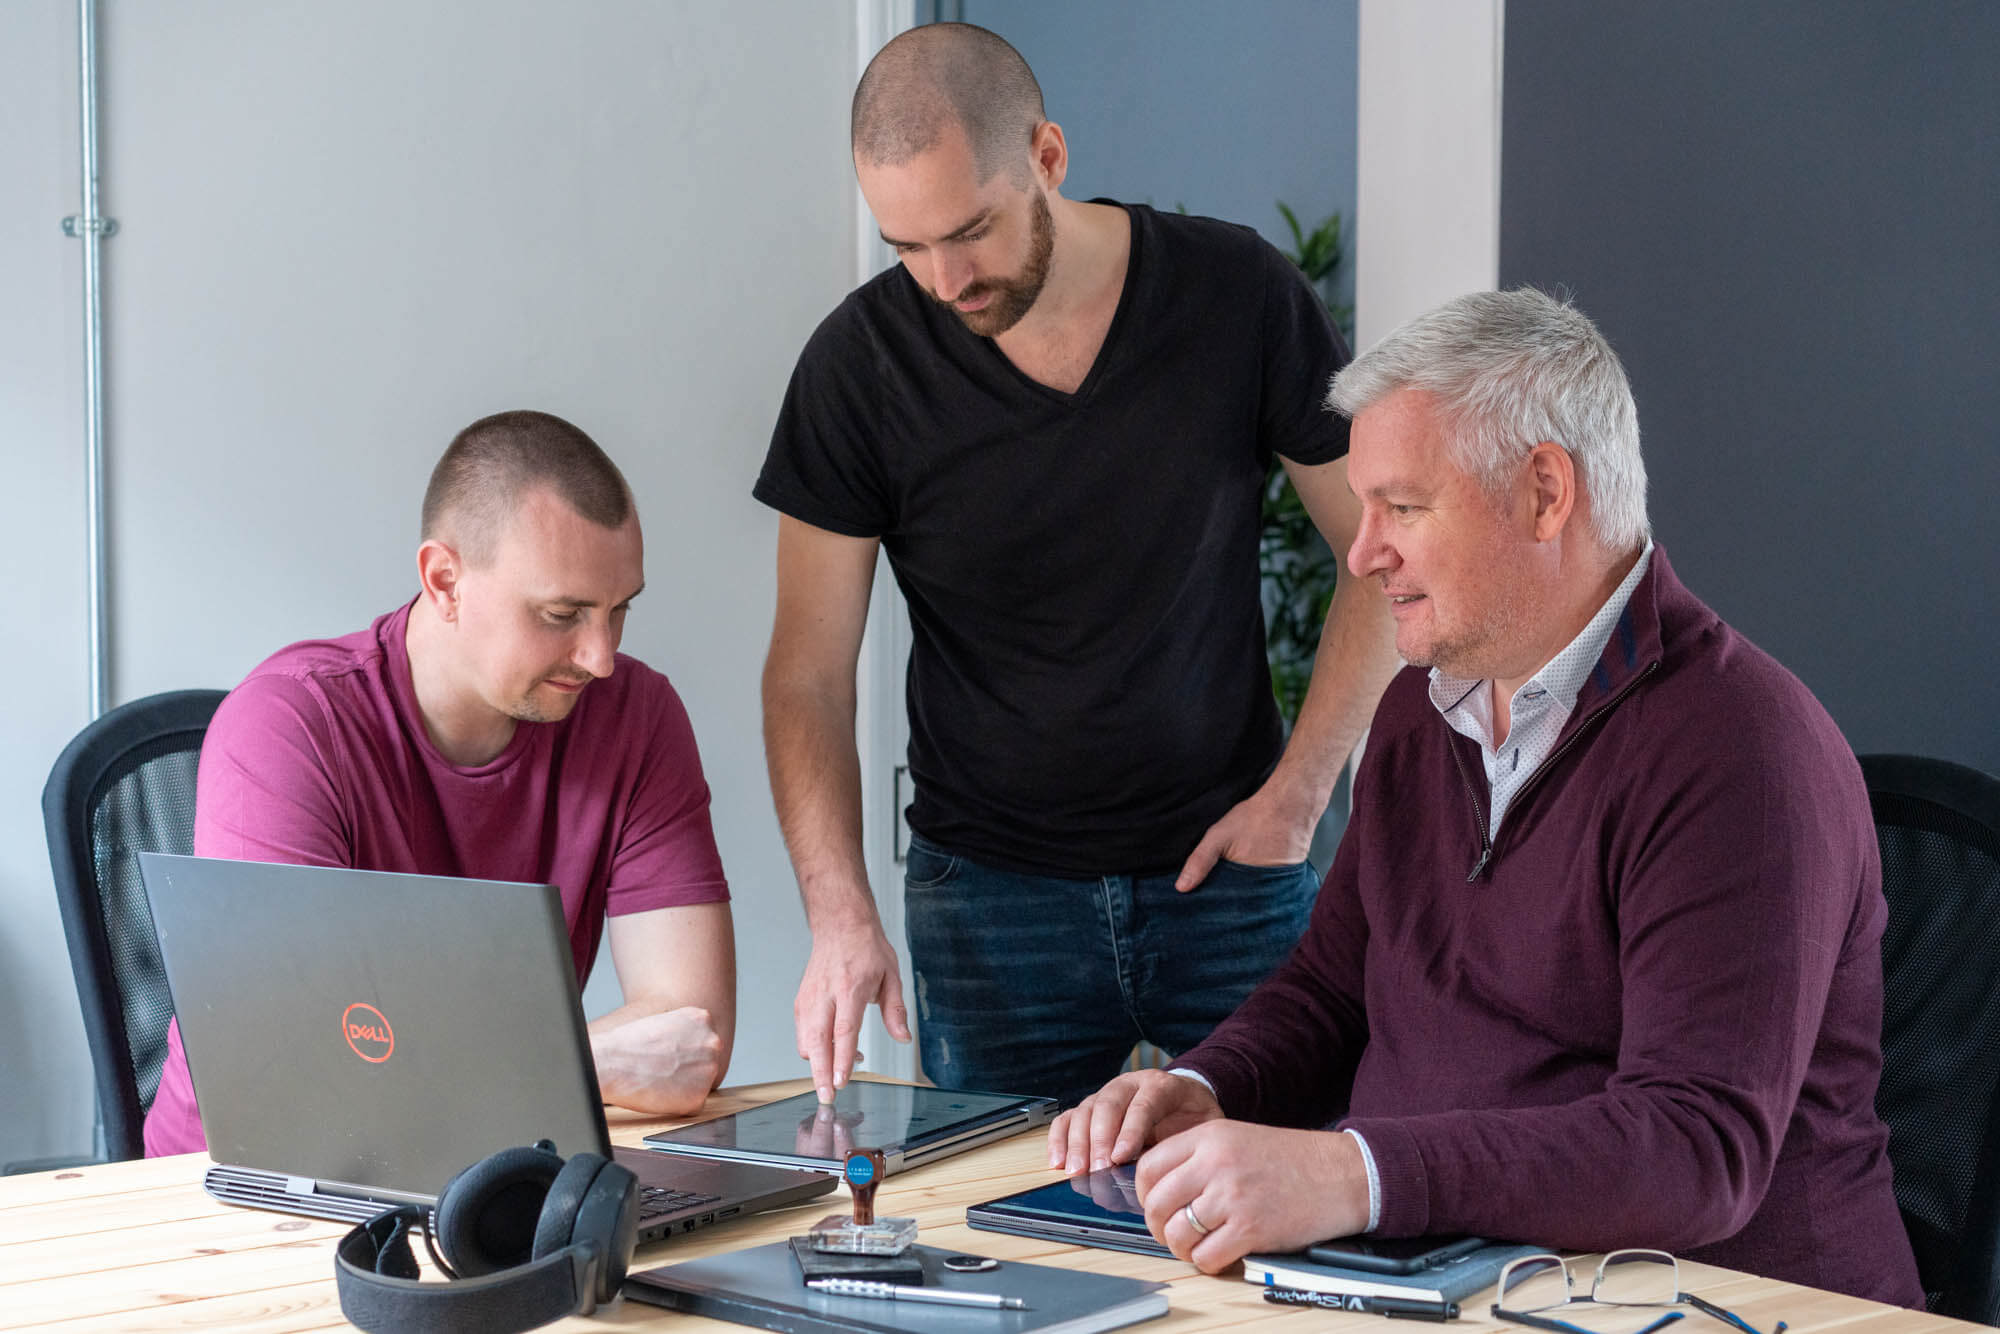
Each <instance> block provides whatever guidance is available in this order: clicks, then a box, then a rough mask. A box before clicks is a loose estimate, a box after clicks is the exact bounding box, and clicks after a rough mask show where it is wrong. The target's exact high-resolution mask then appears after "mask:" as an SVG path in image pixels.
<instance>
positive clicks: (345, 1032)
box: [340, 1001, 396, 1065]
mask: <svg viewBox="0 0 2000 1334" xmlns="http://www.w3.org/2000/svg"><path fill="white" fill-rule="evenodd" d="M340 1033H341V1036H342V1037H344V1038H346V1039H347V1045H348V1046H350V1047H352V1048H353V1049H354V1054H355V1055H356V1056H359V1057H360V1058H361V1059H362V1060H364V1061H368V1062H370V1063H371V1064H374V1065H380V1064H381V1063H382V1062H384V1061H386V1060H388V1059H389V1057H390V1056H391V1055H393V1054H394V1053H395V1050H396V1032H395V1030H394V1029H392V1028H390V1027H389V1020H388V1019H387V1018H386V1017H385V1016H384V1015H383V1013H382V1012H381V1011H380V1010H378V1009H376V1008H375V1007H374V1006H372V1005H364V1004H362V1003H361V1002H360V1001H356V1002H355V1003H354V1004H352V1005H350V1006H348V1007H347V1009H346V1010H345V1011H344V1012H343V1013H342V1014H341V1016H340Z"/></svg>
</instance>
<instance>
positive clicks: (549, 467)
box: [422, 411, 632, 565]
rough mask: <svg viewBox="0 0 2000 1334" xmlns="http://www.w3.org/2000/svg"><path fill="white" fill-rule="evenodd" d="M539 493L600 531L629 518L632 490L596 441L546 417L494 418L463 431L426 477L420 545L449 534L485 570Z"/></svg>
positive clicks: (503, 414) (469, 559)
mask: <svg viewBox="0 0 2000 1334" xmlns="http://www.w3.org/2000/svg"><path fill="white" fill-rule="evenodd" d="M537 486H546V487H548V488H549V489H550V490H551V491H553V492H555V493H556V495H558V496H560V497H561V498H562V500H563V503H565V504H567V505H568V506H569V507H570V508H571V509H573V510H575V511H576V512H577V513H578V514H580V515H582V516H583V517H584V518H586V519H588V520H590V521H591V522H592V523H594V524H598V525H601V526H602V527H605V528H618V527H621V526H622V525H623V524H624V523H625V521H626V520H627V519H629V518H631V517H632V488H631V487H629V486H627V485H626V483H625V476H624V474H623V473H621V472H619V471H618V465H617V464H615V463H613V462H612V461H611V459H610V456H609V455H607V454H606V453H605V452H604V451H603V450H601V449H599V448H598V447H597V442H596V441H594V440H592V439H591V438H590V437H589V436H587V435H585V434H584V433H583V432H582V431H579V430H578V429H577V428H576V427H574V426H572V425H570V424H569V423H568V422H566V421H564V420H563V419H562V418H560V417H552V416H550V415H549V414H548V413H546V412H526V411H517V412H498V413H495V414H494V415H492V416H491V417H481V418H480V419H479V420H478V421H476V422H474V423H472V425H470V426H468V427H466V428H465V429H464V430H463V431H460V432H459V433H458V435H457V437H456V438H455V439H454V440H453V441H452V442H451V445H450V447H448V448H447V449H446V450H445V451H444V457H443V458H441V459H439V460H438V462H437V467H435V468H433V469H432V470H431V482H430V486H429V487H427V488H426V489H425V491H424V518H423V536H422V540H423V541H426V542H428V541H430V540H432V539H433V538H436V539H438V540H445V534H446V532H447V530H448V531H449V533H450V540H451V541H452V544H453V545H454V546H455V547H456V549H457V551H458V554H459V556H460V557H461V558H462V559H463V560H464V561H465V562H466V563H467V564H470V565H484V564H485V563H486V562H487V561H489V560H491V559H492V558H493V552H494V549H495V548H496V546H497V545H498V543H499V539H500V534H501V532H502V531H503V530H504V529H505V528H506V526H507V521H508V519H509V518H511V517H512V516H513V513H514V508H515V506H516V505H518V504H519V503H520V500H521V497H522V495H523V494H524V493H525V492H527V491H528V490H530V489H531V488H533V487H537Z"/></svg>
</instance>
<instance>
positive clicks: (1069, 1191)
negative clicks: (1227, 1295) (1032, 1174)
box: [965, 1163, 1173, 1256]
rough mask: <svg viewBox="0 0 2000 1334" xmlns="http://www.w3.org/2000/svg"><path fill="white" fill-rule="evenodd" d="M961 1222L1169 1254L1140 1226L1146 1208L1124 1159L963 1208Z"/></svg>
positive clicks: (1143, 1224)
mask: <svg viewBox="0 0 2000 1334" xmlns="http://www.w3.org/2000/svg"><path fill="white" fill-rule="evenodd" d="M965 1221H966V1222H967V1223H968V1224H970V1225H971V1226H973V1227H975V1228H979V1229H981V1230H983V1231H986V1232H1011V1233H1013V1234H1014V1235H1015V1236H1018V1237H1034V1238H1036V1239H1037V1240H1040V1241H1061V1242H1067V1243H1069V1244H1070V1245H1072V1246H1097V1247H1101V1248H1102V1249H1104V1250H1109V1251H1134V1252H1137V1253H1138V1254H1140V1255H1163V1256H1171V1255H1172V1254H1173V1253H1172V1252H1171V1251H1169V1250H1168V1249H1167V1248H1166V1247H1165V1246H1164V1245H1162V1244H1161V1243H1160V1242H1158V1241H1156V1240H1155V1239H1154V1238H1153V1234H1152V1233H1151V1232H1148V1231H1147V1230H1146V1211H1145V1210H1144V1209H1143V1208H1141V1207H1140V1204H1139V1188H1138V1187H1137V1186H1135V1185H1134V1184H1133V1182H1132V1164H1130V1163H1121V1164H1120V1165H1119V1166H1117V1167H1107V1168H1103V1169H1101V1170H1099V1171H1096V1172H1087V1173H1085V1174H1084V1175H1082V1176H1079V1177H1071V1178H1070V1179H1068V1180H1066V1181H1057V1182H1055V1183H1053V1184H1051V1185H1047V1186H1037V1187H1035V1188H1034V1189H1033V1190H1024V1191H1021V1192H1019V1193H1018V1194H1014V1195H1008V1196H1005V1197H1003V1198H1001V1199H997V1200H989V1201H987V1202H986V1203H985V1204H975V1205H973V1206H972V1207H971V1208H969V1209H967V1210H966V1211H965Z"/></svg>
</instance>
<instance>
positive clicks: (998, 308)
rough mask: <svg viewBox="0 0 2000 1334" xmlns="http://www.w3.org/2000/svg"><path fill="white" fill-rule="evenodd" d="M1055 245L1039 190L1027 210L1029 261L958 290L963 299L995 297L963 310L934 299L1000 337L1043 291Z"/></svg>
mask: <svg viewBox="0 0 2000 1334" xmlns="http://www.w3.org/2000/svg"><path fill="white" fill-rule="evenodd" d="M1055 249H1056V228H1055V219H1054V218H1053V217H1051V216H1050V215H1049V201H1048V199H1047V197H1045V196H1044V195H1043V194H1042V193H1041V192H1040V191H1037V192H1036V193H1035V198H1034V201H1033V202H1032V204H1031V205H1030V207H1029V213H1028V262H1027V263H1025V264H1023V265H1022V266H1021V271H1020V272H1019V273H1017V274H1015V275H1014V276H1013V277H1011V278H994V279H989V280H988V281H985V282H979V283H974V284H972V286H970V287H968V288H966V289H965V290H964V291H962V292H960V293H959V294H958V297H957V299H958V300H960V301H964V300H967V299H968V298H972V299H977V298H978V297H981V296H984V295H986V294H987V293H989V292H990V293H992V295H993V299H992V300H991V301H989V302H988V303H987V304H986V306H985V308H984V309H982V310H971V311H967V310H960V309H958V307H957V306H955V305H953V304H952V303H951V302H950V301H945V300H943V299H941V298H939V297H938V296H936V295H933V296H932V297H931V300H933V301H936V302H937V303H938V304H939V305H941V306H945V307H947V308H948V309H950V311H951V313H952V314H954V315H956V316H958V318H959V319H960V320H962V321H963V322H964V324H965V327H966V328H968V329H970V330H972V332H974V333H976V334H978V335H979V336H980V337H981V338H998V337H999V336H1000V335H1001V334H1003V333H1006V332H1007V331H1008V330H1009V329H1011V328H1013V327H1014V326H1015V325H1017V324H1019V323H1020V322H1021V318H1022V316H1024V315H1026V314H1027V313H1028V311H1029V310H1030V309H1032V308H1033V307H1034V304H1035V302H1036V300H1037V299H1038V298H1040V296H1041V295H1042V287H1043V286H1044V285H1045V284H1046V283H1047V282H1048V280H1049V257H1050V256H1051V255H1053V254H1054V253H1055Z"/></svg>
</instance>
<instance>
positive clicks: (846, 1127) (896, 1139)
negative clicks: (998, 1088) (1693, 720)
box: [646, 1080, 1047, 1167]
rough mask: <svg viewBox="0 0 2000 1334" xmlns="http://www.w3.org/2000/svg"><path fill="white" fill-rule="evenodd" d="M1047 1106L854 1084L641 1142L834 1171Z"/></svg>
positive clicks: (1013, 1098) (1004, 1096) (997, 1096)
mask: <svg viewBox="0 0 2000 1334" xmlns="http://www.w3.org/2000/svg"><path fill="white" fill-rule="evenodd" d="M1045 1101H1047V1100H1046V1099H1042V1098H1029V1097H1022V1096H1018V1095H1015V1094H1008V1093H967V1092H963V1091H961V1090H957V1089H934V1088H919V1087H916V1086H914V1085H910V1084H877V1083H872V1082H868V1081H862V1080H856V1081H854V1082H852V1083H849V1084H848V1085H847V1087H845V1088H843V1089H841V1090H840V1092H839V1094H838V1095H836V1096H835V1098H834V1100H833V1102H832V1103H831V1104H826V1103H822V1102H820V1100H819V1098H818V1096H817V1095H815V1094H812V1093H801V1094H799V1095H798V1096H796V1097H791V1098H783V1099H780V1100H779V1101H777V1102H772V1103H766V1104H765V1105H764V1106H762V1107H754V1108H751V1109H750V1110H749V1111H746V1112H735V1113H732V1114H731V1115H729V1116H721V1117H717V1118H716V1119H715V1120H713V1121H701V1122H698V1123H696V1124H694V1125H691V1126H682V1127H681V1128H680V1129H678V1130H669V1131H666V1132H663V1133H661V1134H658V1135H648V1136H647V1137H646V1142H647V1143H648V1144H651V1145H654V1146H656V1147H660V1148H668V1149H687V1150H690V1151H695V1152H699V1151H701V1150H704V1149H727V1150H736V1151H740V1152H748V1153H758V1154H772V1155H779V1156H784V1157H790V1158H800V1157H804V1158H823V1159H826V1160H828V1161H829V1162H830V1163H831V1164H832V1165H834V1166H836V1167H837V1166H838V1165H839V1163H840V1161H841V1160H842V1159H843V1158H845V1157H846V1156H847V1151H848V1150H849V1149H857V1148H858V1149H881V1150H883V1151H885V1152H889V1151H894V1150H898V1149H900V1150H904V1151H908V1150H910V1149H915V1148H918V1147H920V1146H922V1145H924V1144H926V1143H929V1142H931V1141H933V1140H936V1139H940V1138H944V1137H948V1136H951V1135H956V1134H961V1133H964V1132H965V1131H968V1130H971V1129H974V1128H976V1127H978V1126H979V1125H982V1124H985V1123H988V1122H992V1121H998V1120H1006V1119H1009V1118H1013V1117H1018V1116H1020V1115H1021V1112H1022V1109H1023V1108H1024V1107H1028V1106H1038V1105H1040V1104H1042V1103H1044V1102H1045Z"/></svg>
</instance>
